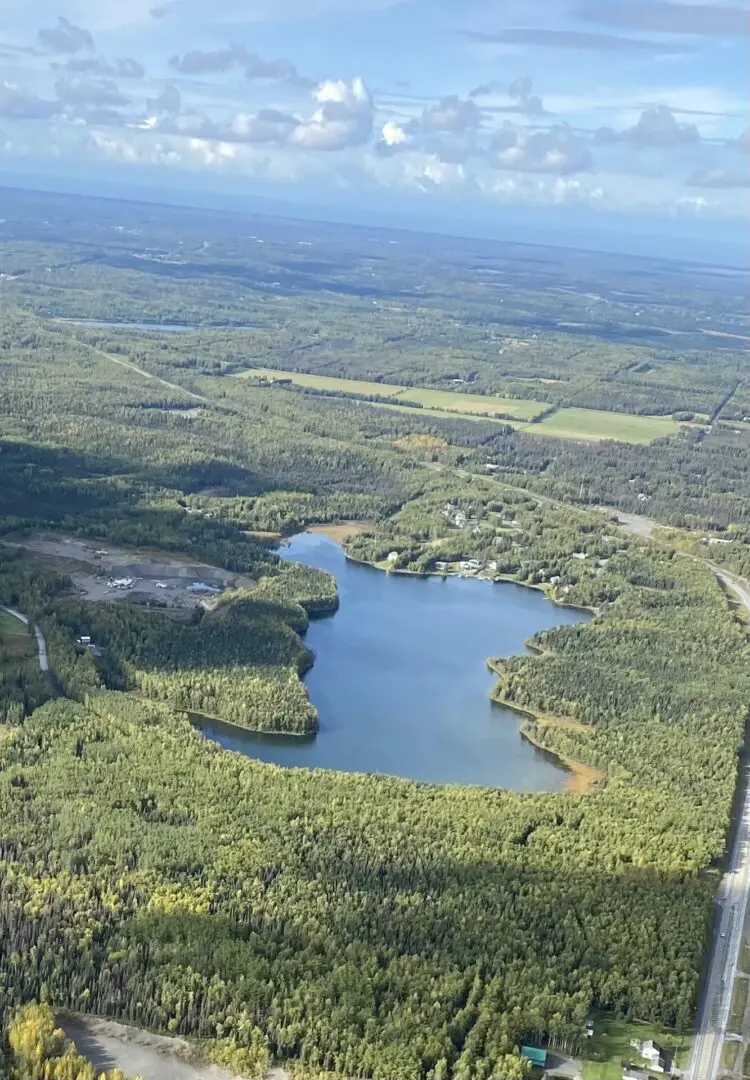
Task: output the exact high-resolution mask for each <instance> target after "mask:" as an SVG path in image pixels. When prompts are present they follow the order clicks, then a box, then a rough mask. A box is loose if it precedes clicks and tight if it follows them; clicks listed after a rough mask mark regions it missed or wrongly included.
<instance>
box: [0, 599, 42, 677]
mask: <svg viewBox="0 0 750 1080" xmlns="http://www.w3.org/2000/svg"><path fill="white" fill-rule="evenodd" d="M0 610H2V611H7V612H8V614H9V615H15V617H16V618H17V619H20V620H21V622H22V623H23V624H24V626H28V625H29V618H28V615H22V614H21V612H20V611H16V609H15V608H10V607H5V606H4V605H2V604H0ZM34 634H35V635H36V648H37V653H38V655H39V669H40V671H43V672H44V673H45V674H47V673H48V672H49V656H48V655H47V642H46V641H45V640H44V634H43V633H42V631H41V630H40V629H39V627H38V626H35V627H34Z"/></svg>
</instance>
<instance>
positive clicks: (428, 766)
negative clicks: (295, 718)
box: [184, 520, 587, 794]
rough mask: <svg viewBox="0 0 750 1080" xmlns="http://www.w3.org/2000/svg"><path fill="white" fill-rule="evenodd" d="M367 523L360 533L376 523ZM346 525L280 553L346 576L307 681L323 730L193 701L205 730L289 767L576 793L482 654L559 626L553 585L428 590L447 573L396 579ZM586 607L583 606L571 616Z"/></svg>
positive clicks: (323, 529) (311, 532) (511, 647)
mask: <svg viewBox="0 0 750 1080" xmlns="http://www.w3.org/2000/svg"><path fill="white" fill-rule="evenodd" d="M357 525H358V528H359V531H364V530H365V529H367V528H372V526H371V525H370V524H369V523H367V522H357ZM332 534H333V535H332ZM347 534H348V535H351V534H352V522H351V521H350V520H349V521H344V522H342V521H338V522H337V523H335V524H334V525H331V523H320V524H319V526H318V527H317V528H316V527H312V528H309V529H306V530H303V531H301V532H298V533H297V534H295V535H294V536H291V537H288V538H286V542H285V543H284V545H283V547H282V549H281V550H280V552H279V554H281V556H282V558H284V559H285V560H292V561H295V562H299V563H301V564H303V565H308V566H313V567H318V568H319V569H322V570H325V571H326V572H328V573H330V574H333V576H334V577H335V578H336V581H337V585H338V587H339V593H340V596H341V600H342V609H343V610H342V612H341V613H340V615H339V619H338V620H329V619H327V618H325V619H322V620H318V619H315V620H311V621H310V625H309V627H308V633H309V634H314V637H313V639H312V641H309V639H308V649H312V650H313V651H314V653H315V664H314V667H313V668H312V669H311V672H310V675H309V681H308V680H307V679H306V684H307V687H308V693H309V698H310V701H311V704H312V705H313V706H314V707H316V709H317V710H318V712H319V723H318V730H317V733H315V732H313V731H310V730H308V731H305V732H288V731H281V732H268V731H258V730H254V729H252V728H250V727H246V726H244V724H241V723H234V722H232V721H226V720H224V719H223V718H222V717H216V718H214V717H212V716H210V715H207V714H205V713H203V714H201V713H195V712H193V711H192V710H184V712H185V713H186V714H189V716H190V719H191V721H192V722H193V723H194V725H195V728H196V730H198V731H201V733H202V735H203V737H204V738H206V739H208V740H209V741H213V742H214V743H218V744H219V745H220V746H222V747H224V748H225V749H228V750H232V751H235V752H240V753H242V754H244V755H245V756H248V757H251V758H253V759H254V760H258V761H265V762H267V763H272V764H275V765H278V766H281V767H302V768H312V769H332V770H336V771H339V772H352V773H359V774H368V773H369V774H375V775H382V776H390V777H397V778H402V779H405V780H407V781H411V782H416V783H420V784H422V783H424V784H428V785H432V786H436V787H442V786H472V787H484V788H488V789H493V790H506V791H518V792H522V793H526V794H534V793H539V792H542V791H546V792H557V793H563V792H565V791H569V790H571V789H572V790H575V786H574V783H573V780H574V777H573V773H572V769H571V768H570V766H568V765H567V764H566V763H565V762H564V761H563V760H562V759H561V758H560V757H558V756H554V755H553V754H551V753H550V752H549V751H548V750H547V749H546V748H544V747H537V746H535V745H534V743H533V740H530V739H527V738H524V737H523V733H522V732H521V731H520V730H519V727H518V725H517V724H516V723H513V722H512V718H511V717H510V716H509V715H508V714H506V717H505V721H506V722H505V723H503V722H502V717H501V715H500V714H498V713H497V710H496V707H495V704H493V701H492V696H491V693H490V691H491V689H492V681H493V680H492V679H491V677H490V678H488V673H487V667H486V664H485V663H484V659H483V658H484V656H486V654H487V650H488V646H489V648H490V649H495V650H497V651H499V652H502V653H507V654H508V655H511V654H515V653H517V652H518V651H519V646H520V644H521V642H520V641H519V638H520V639H521V640H523V639H528V638H529V637H533V636H534V634H536V633H538V632H540V631H542V630H544V629H545V628H547V627H549V626H551V625H556V624H557V620H556V619H555V616H554V614H553V613H552V612H553V609H552V608H549V609H547V610H546V612H545V610H544V609H545V608H546V605H545V604H544V600H545V599H546V596H545V594H544V590H541V589H536V590H535V593H536V596H537V597H539V599H535V598H534V596H533V594H531V593H529V592H528V591H527V590H523V591H522V590H509V591H508V592H507V594H505V595H503V596H502V597H501V595H500V593H501V590H497V591H496V592H495V593H494V594H493V593H492V592H491V591H490V590H485V589H483V588H479V587H478V586H477V585H475V584H473V583H472V581H471V579H470V578H467V579H466V581H465V582H463V584H458V582H456V581H451V582H445V587H444V588H439V589H438V588H436V587H435V586H434V585H433V586H432V587H431V588H430V589H429V590H427V589H425V588H424V587H422V586H417V584H416V581H414V578H415V577H417V576H422V577H428V576H440V575H413V574H409V575H403V577H402V585H403V587H401V588H399V587H397V588H395V589H393V588H388V586H387V585H386V583H385V580H384V579H379V578H377V577H376V576H375V575H370V574H369V573H368V572H366V571H365V570H363V569H360V568H359V566H360V565H361V566H368V569H370V567H369V565H368V564H367V563H364V562H363V561H361V560H357V559H352V558H350V557H348V556H347V553H346V549H345V546H344V545H343V544H342V542H341V540H342V535H343V536H345V535H347ZM358 564H359V565H358ZM449 576H451V577H456V578H458V577H459V575H458V574H456V575H449ZM510 583H513V582H510ZM524 594H525V596H524ZM340 610H341V609H340ZM586 617H587V613H583V612H579V613H575V612H573V611H570V612H569V613H567V614H566V615H564V616H562V615H561V618H560V620H559V622H560V623H574V622H578V621H580V620H581V619H582V618H586ZM342 620H343V621H342ZM519 630H521V631H522V632H521V633H519ZM305 636H306V637H307V634H306V635H305ZM441 650H447V652H446V653H445V654H443V653H442V652H441ZM441 656H442V660H440V661H439V662H438V660H437V658H438V657H441ZM412 697H413V700H412ZM508 720H510V721H511V722H510V723H508V722H507V721H508ZM519 734H521V736H522V737H521V738H520V739H519V738H518V735H519Z"/></svg>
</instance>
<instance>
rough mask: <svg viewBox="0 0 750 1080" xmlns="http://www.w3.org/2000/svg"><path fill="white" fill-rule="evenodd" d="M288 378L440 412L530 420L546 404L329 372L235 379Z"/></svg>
mask: <svg viewBox="0 0 750 1080" xmlns="http://www.w3.org/2000/svg"><path fill="white" fill-rule="evenodd" d="M251 377H255V378H258V377H260V378H265V379H271V380H273V379H289V380H290V381H291V382H294V383H296V384H297V385H298V386H309V387H310V388H311V389H314V390H323V391H331V392H334V393H335V392H338V393H344V394H355V395H356V394H361V395H362V396H363V397H369V396H371V395H374V394H375V395H378V396H380V397H392V398H398V400H399V401H400V402H403V403H404V404H405V405H406V404H409V403H413V404H415V405H422V406H424V407H425V408H426V409H427V408H429V409H437V410H442V411H443V412H460V413H466V414H468V415H471V414H481V413H485V414H487V413H489V414H494V415H501V416H503V415H504V416H512V417H513V418H514V419H517V420H532V419H533V418H534V417H535V416H538V415H539V413H540V412H542V411H543V410H544V409H546V408H547V407H548V406H547V405H546V404H545V403H544V402H540V401H527V400H525V399H522V398H518V399H517V398H504V397H497V396H495V395H489V394H488V395H484V394H461V393H458V392H457V391H455V390H429V389H425V388H424V387H419V386H398V385H396V384H395V383H381V382H365V381H363V380H361V379H338V378H335V377H334V376H331V375H306V374H303V373H302V372H299V371H278V370H276V368H251V369H250V370H249V371H241V372H238V373H237V374H236V375H235V378H239V379H243V378H245V379H246V378H251Z"/></svg>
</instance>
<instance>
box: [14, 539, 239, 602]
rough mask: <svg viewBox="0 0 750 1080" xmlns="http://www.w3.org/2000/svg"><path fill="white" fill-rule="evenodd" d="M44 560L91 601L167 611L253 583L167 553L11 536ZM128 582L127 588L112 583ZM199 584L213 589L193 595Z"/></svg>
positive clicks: (197, 590) (90, 541) (15, 543)
mask: <svg viewBox="0 0 750 1080" xmlns="http://www.w3.org/2000/svg"><path fill="white" fill-rule="evenodd" d="M4 542H5V543H8V544H13V545H16V546H18V547H23V548H25V549H26V550H27V551H31V552H34V553H35V554H37V555H39V556H40V557H42V558H44V559H45V560H49V561H51V562H53V563H54V565H55V566H56V567H57V568H58V569H60V570H61V571H64V572H66V573H68V574H70V576H71V578H72V580H73V583H74V584H75V586H76V588H77V590H78V591H79V593H80V594H81V596H84V597H85V598H86V599H87V600H121V599H122V598H123V597H127V598H128V599H129V600H131V601H132V602H135V603H149V602H153V601H159V602H160V603H161V604H164V605H165V606H166V607H168V608H192V607H195V606H196V605H197V604H199V603H201V602H202V601H205V600H207V599H209V598H211V597H216V596H217V595H218V594H219V593H220V592H223V591H224V590H225V589H234V588H243V589H251V588H252V587H253V585H254V582H253V580H252V578H249V577H247V576H246V575H244V574H233V573H231V572H230V571H229V570H222V569H220V568H219V567H217V566H209V565H208V564H206V563H191V562H186V561H185V560H182V559H178V558H173V557H170V556H168V555H165V554H163V553H159V554H156V553H154V552H144V551H125V550H124V549H122V548H116V547H112V546H110V545H107V544H99V543H97V542H96V541H92V540H81V539H78V538H76V537H67V536H60V535H55V534H52V533H38V534H35V535H32V536H28V537H27V536H15V537H13V536H9V537H7V539H6V540H5V541H4ZM117 579H120V580H122V579H130V581H131V584H130V586H129V587H117V586H114V585H112V584H111V583H112V582H113V581H115V580H117ZM197 583H201V584H203V585H208V586H210V587H211V588H210V589H207V590H203V591H202V590H200V589H193V588H191V586H194V585H196V584H197Z"/></svg>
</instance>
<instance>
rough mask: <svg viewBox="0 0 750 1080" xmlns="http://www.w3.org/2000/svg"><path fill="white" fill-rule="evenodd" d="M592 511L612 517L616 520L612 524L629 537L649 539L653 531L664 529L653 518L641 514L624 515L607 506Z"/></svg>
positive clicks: (622, 511)
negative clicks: (598, 511) (628, 534)
mask: <svg viewBox="0 0 750 1080" xmlns="http://www.w3.org/2000/svg"><path fill="white" fill-rule="evenodd" d="M594 509H595V510H600V511H601V512H602V513H604V514H609V515H612V516H613V517H614V518H616V519H617V520H616V521H615V522H613V523H614V524H616V525H619V526H620V528H621V529H622V531H623V532H626V533H630V535H631V536H643V537H645V538H646V539H650V538H651V537H652V536H653V535H654V529H661V528H663V527H664V526H663V525H660V524H659V522H658V521H654V520H653V518H648V517H643V515H642V514H626V513H625V511H624V510H612V509H611V508H610V507H608V506H595V507H594Z"/></svg>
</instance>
